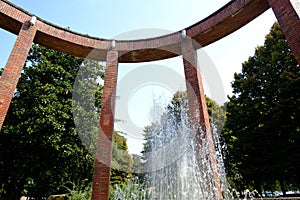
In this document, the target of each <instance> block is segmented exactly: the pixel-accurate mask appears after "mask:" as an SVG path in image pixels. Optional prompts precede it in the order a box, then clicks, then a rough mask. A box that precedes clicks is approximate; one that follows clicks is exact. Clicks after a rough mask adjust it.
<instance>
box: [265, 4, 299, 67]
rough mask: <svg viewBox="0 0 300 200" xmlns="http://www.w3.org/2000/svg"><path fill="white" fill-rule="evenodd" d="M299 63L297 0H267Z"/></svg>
mask: <svg viewBox="0 0 300 200" xmlns="http://www.w3.org/2000/svg"><path fill="white" fill-rule="evenodd" d="M268 2H269V5H270V7H271V8H272V9H273V12H274V14H275V16H276V18H277V20H278V22H279V24H280V27H281V29H282V32H283V33H284V35H285V37H286V39H287V41H288V43H289V45H290V47H291V49H292V53H293V54H294V56H295V59H296V60H297V62H298V64H299V65H300V18H299V15H300V5H299V2H298V0H268Z"/></svg>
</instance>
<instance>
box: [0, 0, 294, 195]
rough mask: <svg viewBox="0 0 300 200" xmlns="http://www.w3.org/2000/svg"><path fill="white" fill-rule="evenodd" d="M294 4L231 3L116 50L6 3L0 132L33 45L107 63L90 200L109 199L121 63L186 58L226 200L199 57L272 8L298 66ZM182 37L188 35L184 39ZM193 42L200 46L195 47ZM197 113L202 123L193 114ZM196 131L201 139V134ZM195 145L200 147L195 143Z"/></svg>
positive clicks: (0, 18)
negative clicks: (10, 43)
mask: <svg viewBox="0 0 300 200" xmlns="http://www.w3.org/2000/svg"><path fill="white" fill-rule="evenodd" d="M291 1H296V0H232V1H230V2H229V3H227V4H226V5H224V6H223V7H222V8H220V9H219V10H217V11H216V12H214V13H213V14H211V15H210V16H208V17H207V18H205V19H203V20H201V21H199V22H197V23H196V24H194V25H191V26H189V27H187V28H185V29H183V30H184V31H183V30H180V31H178V32H174V33H172V34H168V35H164V36H160V37H156V38H148V39H141V40H116V41H114V43H115V45H112V43H113V41H112V40H108V39H103V38H97V37H91V36H88V35H83V34H80V33H76V32H73V31H71V30H68V29H64V28H61V27H58V26H56V25H54V24H51V23H49V22H47V21H45V20H43V19H41V18H37V21H36V23H35V24H30V23H29V20H30V19H31V17H32V16H33V15H32V14H30V13H29V12H27V11H25V10H23V9H22V8H19V7H17V6H15V5H13V4H11V3H10V2H8V1H6V0H0V28H2V29H5V30H7V31H9V32H12V33H14V34H16V35H18V37H17V40H16V42H15V45H14V47H13V49H12V52H11V54H10V57H9V59H8V61H7V64H6V66H5V68H4V71H3V73H2V76H1V78H0V129H1V128H2V125H3V122H4V119H5V116H6V113H7V111H8V108H9V105H10V102H11V99H12V96H13V93H14V91H15V89H16V85H17V83H18V80H19V77H20V74H21V71H22V68H23V65H24V63H25V60H26V57H27V54H28V52H29V49H30V46H31V44H32V42H35V43H38V44H41V45H43V46H46V47H48V48H51V49H54V50H58V51H62V52H65V53H68V54H72V55H74V56H79V57H84V58H86V57H87V58H90V59H94V60H99V61H106V72H105V77H106V78H105V81H104V92H103V97H102V102H103V105H102V112H101V116H100V127H101V130H100V131H99V139H98V149H97V153H96V158H97V159H96V162H95V168H94V169H95V173H94V182H93V196H92V200H98V199H99V200H106V199H108V194H109V178H110V162H111V148H112V146H111V141H112V139H113V128H114V104H115V92H116V91H115V88H116V86H117V73H118V63H119V62H121V63H122V62H124V63H125V62H126V63H135V62H146V61H155V60H162V59H166V58H172V57H175V56H178V55H182V57H183V65H184V71H185V78H186V82H187V83H188V84H187V85H188V86H189V87H188V88H187V93H188V100H189V108H190V110H191V115H192V116H191V120H192V122H193V123H196V124H199V125H200V127H201V129H202V130H205V135H206V138H207V140H208V144H209V147H208V148H209V149H208V150H209V152H210V158H209V160H210V162H211V165H212V169H213V172H214V173H213V175H214V177H213V178H214V182H215V186H216V189H217V191H218V194H219V197H220V199H222V191H221V187H220V182H219V177H218V173H217V167H216V161H215V158H214V145H213V143H212V138H211V131H210V125H209V120H208V113H207V108H206V103H205V97H204V92H203V85H202V79H201V74H200V72H199V69H197V58H196V56H195V51H196V50H197V49H199V48H201V47H204V46H207V45H209V44H211V43H213V42H215V41H217V40H219V39H221V38H223V37H225V36H227V35H228V34H230V33H232V32H234V31H236V30H238V29H239V28H241V27H243V26H244V25H246V24H247V23H248V22H250V21H251V20H253V19H254V18H256V17H257V16H259V15H260V14H262V13H263V12H264V11H266V10H267V9H269V8H270V7H271V8H272V9H273V11H274V13H275V15H276V17H277V19H278V21H279V23H280V25H281V27H282V30H283V33H284V34H285V36H286V38H287V40H288V42H289V45H290V46H291V49H292V52H293V54H294V55H295V58H296V60H297V62H298V63H299V64H300V45H299V44H300V20H299V15H298V14H297V12H296V9H299V7H297V8H296V7H294V6H293V4H292V3H291ZM298 13H299V12H298ZM183 32H184V33H186V35H185V34H182V33H183ZM192 40H194V41H196V42H197V43H198V44H199V45H195V44H194V43H193V42H192ZM192 94H196V95H192ZM195 102H196V103H195ZM197 111H198V112H199V116H200V118H199V117H197V115H196V114H195V113H197ZM198 131H199V130H198ZM198 131H197V134H199V133H198ZM195 142H197V141H196V139H195ZM198 142H199V141H198Z"/></svg>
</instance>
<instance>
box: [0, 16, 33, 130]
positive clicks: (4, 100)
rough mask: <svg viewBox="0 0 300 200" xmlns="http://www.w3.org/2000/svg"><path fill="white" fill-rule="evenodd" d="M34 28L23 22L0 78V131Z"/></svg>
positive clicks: (30, 43)
mask: <svg viewBox="0 0 300 200" xmlns="http://www.w3.org/2000/svg"><path fill="white" fill-rule="evenodd" d="M35 33H36V27H35V26H30V25H29V23H28V22H24V23H23V25H22V27H21V29H20V32H19V35H18V38H17V40H16V42H15V44H14V47H13V49H12V51H11V53H10V56H9V58H8V61H7V63H6V65H5V68H4V70H3V73H2V75H1V78H0V130H1V128H2V125H3V122H4V119H5V116H6V114H7V111H8V108H9V105H10V102H11V100H12V97H13V94H14V91H15V89H16V86H17V84H18V81H19V78H20V75H21V72H22V69H23V66H24V64H25V61H26V58H27V55H28V52H29V50H30V47H31V45H32V42H33V39H34V37H35Z"/></svg>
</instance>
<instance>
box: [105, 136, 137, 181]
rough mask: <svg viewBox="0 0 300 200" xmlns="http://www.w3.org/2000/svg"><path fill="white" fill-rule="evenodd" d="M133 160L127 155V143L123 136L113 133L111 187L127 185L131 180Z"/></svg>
mask: <svg viewBox="0 0 300 200" xmlns="http://www.w3.org/2000/svg"><path fill="white" fill-rule="evenodd" d="M132 166H133V160H132V158H131V156H130V154H129V153H128V146H127V141H126V138H125V137H124V136H122V135H121V134H119V133H118V132H116V131H115V132H114V142H113V150H112V168H111V179H110V181H111V185H113V186H114V185H116V184H118V185H120V184H121V183H124V182H125V183H127V181H128V179H131V178H132Z"/></svg>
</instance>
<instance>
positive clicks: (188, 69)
mask: <svg viewBox="0 0 300 200" xmlns="http://www.w3.org/2000/svg"><path fill="white" fill-rule="evenodd" d="M181 49H182V52H181V53H182V57H183V64H184V73H185V79H186V87H187V95H188V102H189V110H190V117H191V121H192V124H193V125H194V127H197V133H196V136H195V142H196V143H198V145H196V147H197V148H203V147H202V145H201V144H202V143H201V140H200V139H199V138H201V137H200V134H201V132H202V131H203V132H204V134H205V139H206V140H207V142H208V148H209V153H210V157H209V158H208V159H209V160H210V162H211V166H212V169H213V175H214V183H215V186H216V189H217V191H218V194H219V199H222V190H221V186H220V179H219V175H218V169H217V163H216V159H215V148H214V144H213V140H212V135H211V134H212V133H211V129H210V123H209V116H208V111H207V106H206V100H205V95H204V89H203V85H202V77H201V74H200V68H199V67H198V65H197V52H196V50H195V48H194V46H193V42H192V40H191V39H190V38H186V39H183V41H182V43H181ZM199 125H200V126H199Z"/></svg>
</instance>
